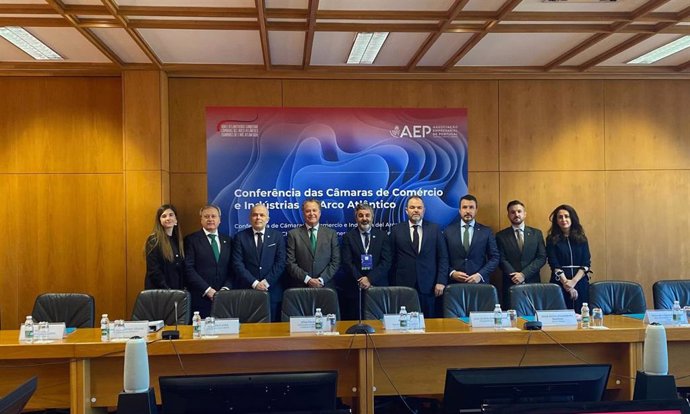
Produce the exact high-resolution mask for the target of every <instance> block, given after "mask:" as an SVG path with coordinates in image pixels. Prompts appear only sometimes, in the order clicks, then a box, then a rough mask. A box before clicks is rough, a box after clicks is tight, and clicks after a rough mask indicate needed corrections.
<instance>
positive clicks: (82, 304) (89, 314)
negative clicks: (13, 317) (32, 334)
mask: <svg viewBox="0 0 690 414" xmlns="http://www.w3.org/2000/svg"><path fill="white" fill-rule="evenodd" d="M95 315H96V305H95V301H94V299H93V296H91V295H87V294H85V293H43V294H41V295H38V297H37V298H36V300H35V301H34V309H33V310H32V311H31V316H32V317H33V319H34V321H37V322H53V323H55V322H64V323H65V325H66V326H67V327H68V328H93V327H94V322H95V319H96V316H95Z"/></svg>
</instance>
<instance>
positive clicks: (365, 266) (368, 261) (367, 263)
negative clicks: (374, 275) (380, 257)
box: [362, 254, 374, 270]
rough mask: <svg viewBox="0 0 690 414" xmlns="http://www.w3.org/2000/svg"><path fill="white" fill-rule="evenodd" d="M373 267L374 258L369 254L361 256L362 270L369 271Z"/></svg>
mask: <svg viewBox="0 0 690 414" xmlns="http://www.w3.org/2000/svg"><path fill="white" fill-rule="evenodd" d="M372 267H374V258H373V257H372V256H371V255H370V254H363V255H362V270H371V268H372Z"/></svg>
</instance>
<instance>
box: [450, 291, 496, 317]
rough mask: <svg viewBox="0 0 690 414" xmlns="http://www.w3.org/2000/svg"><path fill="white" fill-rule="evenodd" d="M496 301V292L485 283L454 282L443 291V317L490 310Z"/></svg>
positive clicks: (465, 315) (463, 315) (464, 315)
mask: <svg viewBox="0 0 690 414" xmlns="http://www.w3.org/2000/svg"><path fill="white" fill-rule="evenodd" d="M497 303H498V292H496V288H495V287H494V286H493V285H489V284H486V283H479V284H473V283H454V284H452V285H448V287H446V289H445V291H444V292H443V317H444V318H465V317H468V316H470V312H475V311H487V312H488V311H492V310H494V306H496V304H497Z"/></svg>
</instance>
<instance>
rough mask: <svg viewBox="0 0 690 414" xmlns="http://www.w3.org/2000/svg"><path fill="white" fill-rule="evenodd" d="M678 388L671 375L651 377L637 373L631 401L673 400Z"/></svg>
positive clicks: (676, 396) (675, 397)
mask: <svg viewBox="0 0 690 414" xmlns="http://www.w3.org/2000/svg"><path fill="white" fill-rule="evenodd" d="M677 398H678V388H676V379H675V378H674V377H673V375H651V374H647V373H645V372H642V371H637V375H636V376H635V392H634V394H633V400H675V399H677Z"/></svg>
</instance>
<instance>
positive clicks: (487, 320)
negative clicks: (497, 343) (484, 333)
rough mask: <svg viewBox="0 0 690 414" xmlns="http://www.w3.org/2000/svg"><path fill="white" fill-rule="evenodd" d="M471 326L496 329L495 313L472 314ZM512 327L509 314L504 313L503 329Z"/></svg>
mask: <svg viewBox="0 0 690 414" xmlns="http://www.w3.org/2000/svg"><path fill="white" fill-rule="evenodd" d="M470 325H471V326H472V327H473V328H494V313H493V312H470ZM509 327H510V317H509V316H508V313H507V312H503V317H502V318H501V328H509Z"/></svg>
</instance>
